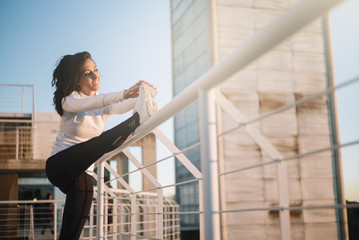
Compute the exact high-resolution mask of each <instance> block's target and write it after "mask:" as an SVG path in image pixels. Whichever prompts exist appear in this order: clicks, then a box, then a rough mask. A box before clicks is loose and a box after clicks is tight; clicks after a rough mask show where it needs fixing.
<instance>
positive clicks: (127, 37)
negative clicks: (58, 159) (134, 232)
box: [0, 0, 359, 201]
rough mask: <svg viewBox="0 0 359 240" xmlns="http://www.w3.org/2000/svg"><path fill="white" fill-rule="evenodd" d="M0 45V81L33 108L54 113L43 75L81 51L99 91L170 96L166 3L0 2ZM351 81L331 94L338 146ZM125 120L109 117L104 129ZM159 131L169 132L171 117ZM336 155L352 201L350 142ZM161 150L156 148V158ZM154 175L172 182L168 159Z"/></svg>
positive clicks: (338, 41)
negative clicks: (149, 90) (27, 91)
mask: <svg viewBox="0 0 359 240" xmlns="http://www.w3.org/2000/svg"><path fill="white" fill-rule="evenodd" d="M358 9H359V2H358V1H356V0H349V1H346V2H345V3H344V4H341V5H340V6H339V7H337V8H336V9H334V10H333V12H332V31H333V44H334V47H333V53H334V58H335V72H336V81H337V83H340V82H343V81H345V80H348V79H350V78H352V77H356V76H359V68H358V67H357V66H356V64H355V63H358V62H359V45H358V42H359V31H358V30H356V27H357V26H359V17H358V14H357V10H358ZM0 43H1V44H0V71H1V78H0V83H19V84H35V87H36V88H35V92H36V93H35V94H36V111H38V112H53V111H54V110H53V106H52V92H53V89H52V87H51V75H52V71H53V69H54V67H55V64H56V61H57V60H58V59H59V58H60V57H61V56H63V55H65V54H72V53H75V52H79V51H83V50H87V51H89V52H90V53H91V54H92V55H93V58H94V60H95V61H96V63H97V65H98V68H99V70H100V73H101V77H102V81H101V92H112V91H117V90H122V89H125V88H127V87H129V86H130V85H131V84H133V83H135V82H136V81H137V80H139V79H144V80H147V81H149V82H151V83H153V84H154V85H155V86H156V87H157V88H158V91H159V93H160V94H159V97H158V104H159V106H160V107H162V106H164V105H165V104H166V103H168V102H169V101H170V100H171V98H172V83H171V82H172V80H171V79H172V72H171V71H172V70H171V67H172V63H171V37H170V7H169V1H168V0H131V1H129V0H128V1H123V0H122V1H115V0H108V1H106V2H105V3H104V2H100V1H92V0H87V1H85V0H77V1H69V0H65V1H59V0H54V1H46V0H32V1H27V0H1V1H0ZM358 85H359V84H355V85H353V86H350V87H349V88H346V89H343V90H340V91H338V105H339V120H340V130H341V140H342V142H343V143H345V142H347V141H352V140H357V139H358V136H359V127H358V126H357V123H358V122H359V121H358V120H359V113H358V108H357V106H356V102H358V97H356V95H357V94H356V93H357V92H358V91H359V86H358ZM125 117H126V116H121V117H113V118H110V120H109V123H108V125H107V128H108V127H110V126H113V125H114V124H115V123H118V122H119V121H121V120H122V119H124V118H125ZM161 129H162V130H163V131H165V132H166V134H167V135H168V136H169V137H170V138H172V137H173V130H172V122H171V121H169V122H167V123H165V124H164V125H163V126H161ZM161 149H162V148H161ZM342 153H343V168H344V177H345V179H344V180H345V185H346V195H347V199H349V200H357V201H359V190H358V187H356V186H359V178H358V177H357V171H358V169H359V161H358V157H357V156H359V150H358V147H351V148H348V149H343V151H342ZM166 154H167V152H164V151H162V150H161V151H159V155H160V156H159V157H164V156H165V155H166ZM168 173H170V174H168ZM158 176H159V179H160V181H161V182H163V183H166V184H168V183H173V182H174V169H173V162H171V161H169V162H168V164H161V165H160V166H159V172H158Z"/></svg>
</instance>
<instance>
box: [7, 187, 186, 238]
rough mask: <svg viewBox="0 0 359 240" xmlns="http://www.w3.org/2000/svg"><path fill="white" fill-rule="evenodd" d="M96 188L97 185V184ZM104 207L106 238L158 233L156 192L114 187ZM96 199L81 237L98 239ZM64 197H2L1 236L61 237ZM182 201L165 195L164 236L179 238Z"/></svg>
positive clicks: (105, 200) (97, 207)
mask: <svg viewBox="0 0 359 240" xmlns="http://www.w3.org/2000/svg"><path fill="white" fill-rule="evenodd" d="M95 192H96V188H95ZM111 192H113V193H114V194H115V195H111V196H109V195H107V196H106V198H105V199H104V201H103V203H104V205H103V206H102V208H101V209H103V213H104V214H105V221H104V225H103V227H104V228H105V236H104V239H130V237H131V231H135V233H136V235H138V236H155V234H156V216H157V214H156V213H155V210H156V206H157V201H158V200H157V195H156V194H152V193H144V194H135V195H133V196H134V198H133V199H131V194H130V193H129V192H128V191H126V190H119V189H112V190H111ZM94 197H95V200H94V201H93V205H92V207H91V211H90V215H89V218H88V221H87V222H86V225H85V227H84V230H83V232H82V235H81V239H98V237H97V229H98V228H97V224H96V220H97V212H98V209H99V206H98V203H97V201H96V194H95V195H94ZM63 208H64V201H56V200H37V201H0V239H29V240H33V239H44V240H45V239H47V240H50V239H54V240H56V239H58V236H59V231H60V229H61V221H62V214H63ZM178 211H179V205H178V204H177V203H176V202H175V201H174V200H172V199H169V198H166V197H165V198H163V236H164V238H165V239H180V224H179V215H178Z"/></svg>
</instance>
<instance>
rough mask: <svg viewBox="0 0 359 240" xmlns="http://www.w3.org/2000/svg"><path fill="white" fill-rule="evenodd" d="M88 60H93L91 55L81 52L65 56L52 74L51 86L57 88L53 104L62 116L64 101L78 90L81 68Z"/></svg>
mask: <svg viewBox="0 0 359 240" xmlns="http://www.w3.org/2000/svg"><path fill="white" fill-rule="evenodd" d="M88 58H90V59H92V58H91V54H90V53H88V52H80V53H76V54H74V55H65V56H63V57H62V58H60V59H59V61H58V64H57V67H56V68H55V70H54V72H53V74H52V83H51V85H52V86H53V87H54V86H55V87H56V90H55V92H54V98H53V103H54V105H55V109H56V111H57V113H58V114H59V115H60V116H62V115H63V113H64V110H63V108H62V99H63V98H64V97H66V96H68V95H70V94H71V93H72V92H73V91H75V90H77V86H78V83H79V80H80V74H81V72H80V70H81V67H82V65H83V63H84V62H85V60H86V59H88Z"/></svg>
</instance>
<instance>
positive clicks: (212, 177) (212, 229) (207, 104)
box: [199, 90, 220, 240]
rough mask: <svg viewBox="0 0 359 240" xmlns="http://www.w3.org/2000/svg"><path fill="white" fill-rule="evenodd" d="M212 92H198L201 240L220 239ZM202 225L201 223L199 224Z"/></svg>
mask: <svg viewBox="0 0 359 240" xmlns="http://www.w3.org/2000/svg"><path fill="white" fill-rule="evenodd" d="M215 109H216V108H215V95H214V90H209V91H205V90H199V120H200V121H199V122H200V140H201V141H200V142H201V170H202V174H203V177H202V182H203V188H202V191H201V194H202V198H201V203H200V204H203V221H204V228H201V229H203V230H204V233H201V240H219V239H220V218H219V185H218V156H217V131H216V129H217V128H216V125H217V123H216V111H215ZM201 224H203V222H202V223H201Z"/></svg>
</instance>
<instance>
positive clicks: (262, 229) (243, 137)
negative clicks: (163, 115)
mask: <svg viewBox="0 0 359 240" xmlns="http://www.w3.org/2000/svg"><path fill="white" fill-rule="evenodd" d="M294 3H295V1H293V0H236V1H233V0H218V1H211V0H189V1H179V0H172V1H171V21H172V22H171V26H172V61H173V93H174V95H176V94H178V93H179V92H181V91H182V90H183V89H184V88H185V87H186V86H188V85H189V84H191V83H192V82H193V81H195V80H196V79H197V78H199V77H200V76H201V75H202V74H203V73H205V72H206V71H207V70H208V69H210V68H211V67H212V66H213V65H214V64H215V63H216V62H218V61H220V60H221V59H223V58H224V57H226V56H227V55H228V54H230V53H231V52H232V51H233V50H234V49H236V48H238V47H239V46H241V44H243V43H244V42H245V41H247V40H248V39H250V38H251V36H253V34H254V33H255V32H257V31H258V30H260V29H261V28H263V27H265V26H266V25H267V24H268V23H270V22H271V21H272V20H273V19H275V17H277V16H278V15H279V14H280V13H281V12H283V11H285V10H286V9H287V8H289V7H290V6H291V5H292V4H294ZM326 27H327V22H326V20H325V19H323V18H320V19H317V20H316V21H314V22H312V23H311V24H310V25H308V26H307V27H305V28H304V29H302V30H301V31H299V32H297V33H296V34H294V35H292V36H291V37H290V38H289V39H287V40H286V41H284V42H283V43H281V44H280V45H278V46H276V47H275V48H273V49H272V50H271V51H270V52H268V53H267V54H265V55H264V56H263V57H261V58H259V59H258V60H256V61H255V62H253V63H252V64H250V65H249V66H247V67H246V68H245V69H244V70H242V71H240V72H239V73H237V74H235V75H234V76H232V77H231V78H230V79H228V80H227V81H226V82H224V83H223V84H222V85H221V86H220V91H221V93H222V94H223V95H224V96H225V97H226V98H227V99H228V100H230V102H231V103H233V104H234V106H236V108H237V109H238V110H239V111H240V112H241V113H242V114H243V115H244V116H245V117H246V118H247V119H254V118H256V117H258V116H259V115H260V114H263V113H266V112H269V111H271V110H273V109H276V108H278V107H280V106H284V105H286V104H289V103H294V102H295V101H297V100H299V99H302V98H304V97H306V96H309V95H311V94H313V93H316V92H319V91H323V90H324V89H325V88H326V87H328V86H331V84H332V82H333V79H332V69H331V68H330V67H328V66H329V64H328V59H329V58H328V57H330V55H331V53H330V50H331V49H330V47H328V41H330V39H329V38H330V36H328V32H327V30H326ZM328 37H329V38H328ZM334 101H335V99H334ZM218 116H219V118H220V119H221V121H220V125H218V126H217V127H218V129H221V130H224V131H225V130H227V129H230V128H231V127H234V126H236V124H237V123H236V122H235V121H233V120H232V119H231V117H230V116H229V115H228V114H227V113H225V112H224V111H220V112H219V114H218ZM253 126H254V127H255V129H256V130H257V131H258V132H259V133H260V134H262V135H263V136H264V137H265V138H266V139H267V140H268V141H269V142H270V143H271V144H272V145H273V146H274V147H275V148H276V149H277V150H278V151H279V152H280V153H281V154H282V155H283V156H295V155H298V154H302V153H307V152H310V151H313V150H316V149H320V148H325V147H328V146H331V145H333V143H334V144H335V143H336V142H337V141H338V140H337V139H336V135H337V134H336V122H335V102H333V99H331V97H330V96H322V97H319V98H316V99H315V100H312V101H309V102H307V103H305V104H302V105H298V106H297V107H295V108H291V109H289V110H286V111H283V112H280V113H278V114H275V115H273V116H271V117H269V118H267V119H265V120H262V121H258V122H256V123H255V124H253ZM174 129H175V143H176V145H177V146H178V147H179V148H180V149H185V148H187V147H189V146H192V145H194V144H196V143H198V142H199V126H198V106H197V103H195V104H193V105H191V106H189V107H188V108H186V109H185V110H183V111H182V112H180V113H179V114H178V115H177V116H176V117H175V122H174ZM219 143H220V147H221V148H222V150H223V151H220V156H219V159H220V160H221V163H220V164H222V168H223V169H222V171H228V170H231V169H238V168H241V167H245V166H248V165H251V164H256V163H263V162H266V161H269V160H270V157H269V156H268V155H267V154H266V153H265V152H264V151H263V150H262V149H261V148H260V147H259V146H258V145H257V144H256V143H255V142H254V141H253V140H252V139H251V137H250V136H248V134H247V133H246V132H245V131H244V130H241V129H239V130H236V131H233V132H231V133H229V134H227V135H225V136H224V137H223V138H221V140H220V141H219ZM186 155H187V157H188V158H189V159H190V160H191V161H192V162H193V163H194V164H195V165H196V166H197V167H198V168H200V160H199V159H200V156H199V148H194V149H192V150H190V151H189V152H187V153H186ZM340 160H341V159H340V155H339V154H337V153H336V152H333V151H326V152H323V153H319V154H315V155H310V156H306V157H304V156H303V157H298V159H295V160H293V161H288V162H287V163H286V166H285V167H286V171H287V182H288V197H289V206H293V207H295V206H299V207H306V206H318V205H333V204H337V203H341V202H342V201H343V199H344V196H343V192H342V191H341V179H340V178H341V177H340V176H341V175H340V174H341V169H340ZM192 178H193V177H192V176H191V174H190V173H189V172H188V171H187V170H186V169H185V167H183V166H182V165H181V164H180V163H176V182H182V181H185V180H190V179H192ZM221 181H222V184H221V186H223V187H222V188H221V193H222V194H221V197H222V198H221V201H222V202H221V208H222V209H238V208H248V207H253V208H255V207H257V208H259V207H271V206H278V175H277V168H275V166H274V165H268V166H265V167H262V168H256V169H254V170H250V171H248V172H244V173H241V174H237V175H235V176H234V175H227V176H225V177H223V178H221ZM176 195H177V202H178V203H180V206H181V211H185V212H187V211H194V210H198V203H199V199H198V197H197V196H198V185H197V184H196V183H193V184H185V185H181V186H178V187H177V189H176ZM344 216H345V214H344V213H343V212H342V211H338V210H335V209H322V210H298V211H291V212H290V222H291V224H290V225H291V235H292V239H345V236H346V226H345V224H344V223H343V222H344V220H345V217H344ZM181 226H182V230H183V231H196V230H197V231H198V229H199V218H198V216H196V215H182V218H181ZM222 232H223V233H224V234H225V235H224V236H225V239H233V240H234V239H237V237H238V236H239V235H240V236H243V237H244V239H247V238H248V239H249V238H250V239H279V237H280V225H279V213H278V212H275V211H257V212H251V213H240V214H223V215H222Z"/></svg>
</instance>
